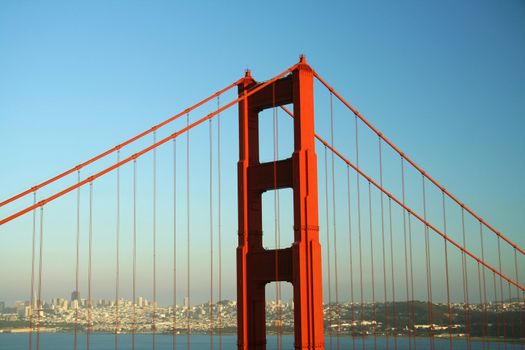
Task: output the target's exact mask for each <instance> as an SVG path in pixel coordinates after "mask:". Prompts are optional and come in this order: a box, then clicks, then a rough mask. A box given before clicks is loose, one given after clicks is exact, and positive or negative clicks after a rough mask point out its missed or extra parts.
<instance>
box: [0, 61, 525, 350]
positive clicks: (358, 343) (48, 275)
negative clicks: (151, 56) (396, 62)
mask: <svg viewBox="0 0 525 350" xmlns="http://www.w3.org/2000/svg"><path fill="white" fill-rule="evenodd" d="M314 87H315V94H314ZM224 101H226V102H225V103H224ZM232 114H237V118H236V117H235V116H232ZM115 133H116V134H117V133H118V131H115ZM237 150H238V151H237ZM0 209H1V210H2V211H1V212H0V214H1V215H0V229H1V230H2V231H0V232H1V233H2V236H3V237H0V239H2V240H3V241H4V242H5V240H6V236H8V235H11V234H14V233H13V232H14V231H16V232H17V233H16V234H17V235H19V236H24V237H26V239H25V240H24V242H25V243H24V244H23V245H22V246H21V247H20V250H24V252H25V255H24V256H25V257H26V258H24V259H22V260H21V261H22V262H21V263H22V264H23V265H24V268H25V271H27V276H26V277H27V278H26V280H27V286H24V288H26V297H27V299H28V300H29V301H28V303H27V305H26V309H25V311H26V312H25V314H24V315H23V317H22V319H23V321H24V323H25V324H26V327H27V333H28V336H27V346H28V348H29V349H34V348H36V349H40V348H41V343H42V333H43V332H44V331H45V329H46V327H50V326H51V322H50V316H49V312H50V311H49V308H48V307H46V302H45V299H46V298H49V297H50V295H51V293H53V292H54V289H53V288H54V287H53V284H54V281H57V280H60V281H63V280H65V281H67V283H69V285H71V290H73V291H74V296H73V295H72V298H71V299H72V300H71V304H70V306H69V319H68V322H69V323H70V325H71V327H72V328H71V348H73V349H78V348H82V349H90V348H94V349H95V348H96V344H95V343H93V342H92V339H93V334H94V333H96V332H97V331H99V330H100V329H101V328H100V327H101V323H102V321H100V320H99V319H98V318H97V317H98V316H97V315H96V312H95V306H96V305H95V299H97V296H98V297H100V295H101V294H102V293H103V292H102V290H104V291H108V290H109V289H111V293H112V295H111V296H109V295H108V296H107V298H109V299H111V302H110V303H109V304H110V305H111V307H109V308H107V312H106V315H105V320H104V322H103V323H105V325H104V327H106V328H105V329H109V330H110V331H111V333H113V334H114V348H115V349H118V348H128V346H129V347H130V348H132V349H135V348H139V347H140V346H139V343H138V337H139V336H143V333H147V336H148V337H150V338H151V342H150V343H149V344H150V345H149V346H151V348H152V349H155V348H161V347H160V345H159V336H160V335H162V336H167V335H169V336H170V337H171V338H172V343H171V344H172V345H170V347H173V348H174V349H175V348H176V347H185V348H188V349H190V348H191V347H195V348H199V347H196V346H197V345H196V344H192V334H195V333H198V332H201V333H203V334H206V335H208V336H209V347H210V349H213V348H218V349H222V348H223V347H224V348H229V346H228V345H226V344H223V341H222V340H223V337H224V336H225V334H226V324H227V320H226V318H227V315H226V314H225V312H224V308H225V303H224V300H225V299H227V297H232V298H234V299H235V303H234V305H235V307H236V327H235V328H236V332H237V333H236V334H237V348H238V349H266V348H267V338H268V336H269V335H270V332H271V335H272V336H273V337H275V338H276V343H275V346H276V348H279V349H280V348H286V347H287V345H286V344H285V343H283V340H282V339H283V337H284V336H285V333H286V332H287V331H290V332H293V335H294V336H293V343H294V347H295V348H296V349H341V348H343V349H347V348H352V349H353V348H362V349H365V348H374V349H398V348H409V349H412V348H413V349H414V350H415V349H417V348H420V349H436V348H450V349H452V348H459V349H472V348H473V349H481V348H483V349H485V348H486V349H490V348H496V347H497V348H498V349H499V348H505V349H507V348H516V349H517V348H519V349H523V347H524V341H523V339H524V335H523V320H522V318H523V310H522V309H523V306H524V291H525V287H524V285H523V270H524V269H525V268H524V266H525V264H524V261H525V260H524V253H525V252H524V250H523V249H522V248H521V247H519V246H518V244H516V243H515V242H513V241H512V240H510V239H509V238H507V236H506V235H505V234H504V233H503V232H500V231H498V230H497V229H496V228H495V227H493V226H491V225H490V223H489V222H488V220H487V219H485V218H482V217H481V216H479V215H478V214H477V213H476V211H475V209H473V208H471V207H469V206H468V205H467V204H465V203H463V202H461V201H460V199H458V198H457V197H455V196H454V195H453V194H452V193H450V192H449V191H448V190H447V188H446V187H444V186H443V185H442V184H440V183H439V182H438V181H437V180H436V179H434V178H433V177H432V176H431V175H430V174H429V173H427V172H426V171H425V170H424V169H423V168H422V167H421V166H419V165H418V164H417V163H416V162H415V161H414V160H413V159H411V158H410V157H409V156H408V155H407V154H406V153H404V152H403V151H402V150H400V149H399V148H398V147H397V146H396V145H395V144H394V143H393V142H392V141H391V140H390V139H389V138H388V137H387V136H385V134H383V133H382V132H381V131H379V130H378V129H377V128H376V127H374V126H373V125H372V124H371V123H370V122H369V121H368V119H366V118H365V117H364V116H363V115H362V114H361V113H360V112H359V111H358V110H357V109H356V108H355V107H354V106H352V105H351V104H350V103H349V102H347V101H346V100H345V98H344V97H343V96H341V95H340V94H339V93H338V92H337V90H336V89H334V88H333V87H332V86H331V85H330V84H329V83H328V82H327V81H326V80H325V79H323V78H322V77H321V76H320V75H319V74H318V72H316V71H315V70H314V69H313V68H312V67H310V66H309V65H308V64H307V62H306V60H305V58H304V57H301V59H300V61H299V62H298V63H297V64H295V65H293V66H292V67H290V68H288V69H286V70H285V71H283V72H281V73H280V74H278V75H276V76H274V77H273V78H271V79H269V80H266V81H264V82H257V81H256V80H255V79H254V78H253V77H252V75H251V73H250V72H249V71H247V72H246V74H245V76H243V77H242V78H241V79H239V80H237V81H235V82H233V83H232V84H230V85H228V86H226V87H225V88H223V89H221V90H219V91H218V92H216V93H215V94H212V95H211V96H209V97H207V98H205V99H203V100H202V101H200V102H198V103H197V104H195V105H193V106H191V107H189V108H187V109H185V110H183V111H182V112H180V113H178V114H176V115H174V116H172V117H170V118H168V119H166V120H165V121H163V122H161V123H159V124H157V125H155V126H153V127H152V128H150V129H148V130H145V131H143V132H141V133H139V134H137V135H136V136H134V137H132V138H130V139H128V140H126V141H124V142H122V143H120V144H118V145H116V146H114V147H112V148H110V149H107V150H106V151H104V152H103V153H100V154H98V155H96V156H95V157H93V158H91V159H89V160H87V161H84V162H82V163H80V164H78V165H77V166H74V167H72V168H70V169H69V170H67V171H64V172H62V173H60V174H58V175H56V176H54V177H52V178H50V179H48V180H46V181H44V182H41V183H39V184H37V185H35V186H32V187H29V188H28V189H26V190H25V191H23V192H20V193H18V194H15V195H13V196H11V197H9V198H6V199H3V200H2V202H1V203H0ZM235 218H237V222H235ZM54 235H55V236H58V235H60V237H61V238H60V239H62V240H66V241H67V242H69V243H71V244H70V246H69V248H70V249H68V250H67V251H63V250H61V249H62V248H61V249H56V250H55V249H54V247H55V243H54V241H53V239H54V238H53V236H54ZM234 238H237V240H235V239H234ZM97 242H99V243H98V245H97ZM101 242H102V243H101ZM69 243H68V244H69ZM4 244H6V243H4ZM60 247H63V245H60ZM56 256H60V259H58V260H59V261H60V262H59V263H58V264H57V259H56ZM48 261H49V263H48ZM53 264H54V265H53ZM2 266H3V267H2V269H4V270H6V269H7V268H8V267H9V262H8V261H2ZM234 270H235V272H233V271H234ZM57 271H58V272H57ZM57 275H60V278H58V277H57ZM108 286H110V287H108ZM9 287H10V286H7V285H6V286H5V287H2V289H7V288H9ZM233 291H235V293H234V292H233ZM141 293H142V294H141ZM144 294H147V295H148V298H150V304H149V306H148V307H147V308H146V307H145V306H144V305H143V302H142V301H141V302H140V303H139V302H138V300H139V296H140V295H144ZM288 294H289V295H288ZM80 296H83V297H84V298H82V299H83V300H82V302H81V297H80ZM287 297H288V298H290V299H291V302H290V307H289V308H290V310H291V311H290V313H287V312H285V308H284V306H283V305H284V303H283V299H285V298H287ZM181 298H184V306H179V305H178V300H179V299H181ZM127 299H129V300H131V302H126V300H127ZM271 300H272V301H274V303H273V304H272V305H273V311H272V313H271V317H270V316H269V311H268V302H269V301H271ZM198 303H201V305H204V307H201V308H200V309H199V310H205V311H202V312H203V313H204V314H205V317H204V319H205V323H206V325H207V326H206V327H205V329H201V328H198V327H197V326H196V324H195V318H196V317H197V316H196V313H197V312H196V305H197V304H198ZM161 304H164V305H167V307H166V308H164V307H162V306H160V305H161ZM66 309H67V307H66ZM144 310H146V311H144ZM201 319H202V317H201ZM287 326H288V327H289V329H288V330H287V329H286V327H287ZM125 336H130V338H129V343H127V342H126V344H124V342H123V337H125ZM126 339H127V338H126Z"/></svg>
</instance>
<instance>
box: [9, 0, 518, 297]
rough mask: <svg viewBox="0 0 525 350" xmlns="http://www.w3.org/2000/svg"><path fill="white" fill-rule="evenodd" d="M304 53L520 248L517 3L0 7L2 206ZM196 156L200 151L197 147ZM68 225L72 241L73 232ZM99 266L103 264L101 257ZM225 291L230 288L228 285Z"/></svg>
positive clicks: (15, 274)
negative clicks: (243, 78) (220, 91)
mask: <svg viewBox="0 0 525 350" xmlns="http://www.w3.org/2000/svg"><path fill="white" fill-rule="evenodd" d="M301 53H304V54H305V55H306V57H307V60H308V62H309V63H310V64H311V65H312V66H313V67H314V68H315V69H316V70H317V71H318V72H319V73H320V74H321V75H322V76H323V77H324V78H326V80H327V81H329V82H330V83H331V85H332V86H334V87H335V88H336V89H337V90H338V91H339V92H340V93H341V94H342V95H343V96H345V97H346V98H347V99H348V100H349V101H350V102H351V103H353V104H354V105H355V106H356V107H357V108H358V109H359V110H360V111H361V112H362V113H363V114H364V115H365V116H367V117H368V118H369V120H370V121H371V122H372V123H373V124H374V125H375V126H376V127H377V128H379V129H380V130H382V131H383V133H384V134H385V135H387V136H388V137H389V138H390V139H391V140H393V141H394V142H395V143H396V144H397V145H398V146H399V147H400V148H401V149H402V150H404V151H405V152H406V153H407V154H408V155H410V156H411V157H412V158H413V159H414V160H416V162H418V163H419V164H420V165H421V166H422V167H423V168H424V169H426V170H427V171H428V172H429V173H430V174H432V176H433V177H434V178H436V179H437V180H438V181H440V182H441V183H443V184H444V185H445V186H446V187H447V188H448V189H449V190H450V191H451V192H452V193H454V194H455V195H456V196H457V197H458V198H459V199H460V200H462V201H464V202H465V203H467V204H469V205H470V206H471V207H472V208H473V209H474V210H475V211H476V212H478V213H479V214H480V215H481V216H482V217H484V218H486V219H487V221H488V222H490V223H491V224H492V225H494V226H495V227H496V228H498V229H500V230H501V231H502V232H504V233H505V234H506V235H507V236H508V237H509V238H511V239H512V240H514V241H516V242H517V243H518V244H519V245H520V246H521V247H523V246H525V239H524V238H523V237H525V235H524V231H523V227H524V225H525V215H523V213H524V212H525V181H524V180H525V178H524V174H525V156H524V152H525V137H523V130H524V129H525V112H524V111H525V3H524V2H523V1H520V0H508V1H495V0H494V1H489V0H480V1H470V0H464V1H455V0H441V1H425V2H422V1H415V0H414V1H396V2H393V1H367V2H357V1H333V2H319V1H266V2H256V1H243V2H233V1H209V2H206V1H202V2H190V1H187V2H174V1H152V2H145V1H97V0H95V1H83V2H81V1H75V2H71V1H46V2H37V1H2V2H0V161H1V163H0V164H1V165H0V198H1V199H5V198H7V197H9V196H11V195H14V194H16V193H18V192H19V191H22V190H24V189H26V188H28V187H30V186H32V185H34V184H36V183H38V182H40V181H42V180H44V179H47V178H49V177H51V176H53V175H55V174H57V173H59V172H61V171H63V170H65V169H67V168H69V167H71V166H74V165H76V164H78V163H80V162H81V161H83V160H86V159H87V158H89V157H90V156H93V155H95V154H97V153H99V152H101V151H104V150H105V149H107V148H109V147H112V146H114V145H115V144H116V143H118V142H120V141H122V140H124V139H126V138H128V137H131V136H133V135H135V134H136V133H138V132H140V131H143V130H145V129H147V128H149V127H151V126H152V125H154V124H155V123H158V122H160V121H162V120H164V119H165V118H167V117H169V116H171V115H173V114H175V113H177V112H179V111H181V110H183V109H184V108H186V107H188V106H189V105H191V104H192V103H194V102H196V101H198V100H199V99H201V98H203V97H206V96H208V95H210V94H211V93H214V92H215V91H217V90H218V89H220V88H222V87H224V86H226V85H227V84H230V83H231V82H233V81H235V80H236V79H238V78H239V77H241V76H242V74H243V73H244V70H245V69H246V68H250V69H251V70H252V73H253V75H254V77H255V78H256V79H258V80H265V79H267V78H269V77H271V76H273V75H275V74H277V73H279V72H281V71H282V70H284V69H285V68H287V67H289V66H291V65H292V64H294V63H295V62H296V61H297V59H298V56H299V54H301ZM231 97H232V96H231ZM325 102H326V101H325ZM319 105H322V103H320V104H319ZM235 113H236V112H235V111H232V112H231V113H230V115H229V118H230V119H231V120H232V121H231V122H230V124H228V121H227V120H225V122H224V123H225V127H224V128H225V129H224V139H225V141H224V142H225V145H226V149H227V155H225V156H224V171H225V172H226V173H227V174H225V180H224V181H225V186H228V184H229V186H231V187H230V189H232V190H234V189H235V187H234V182H233V181H234V179H235V169H234V166H235V161H236V157H237V150H236V149H235V147H234V145H235V143H234V141H231V140H235V139H236V137H237V136H236V133H237V131H236V129H235V123H234V121H235V118H236V117H235ZM226 117H227V115H225V118H226ZM341 135H342V136H341V137H344V132H343V131H342V132H341ZM149 140H150V141H151V138H150V139H149ZM150 141H148V142H150ZM195 142H196V143H195V145H196V146H194V147H197V148H198V147H199V146H198V145H197V144H199V145H201V146H200V147H202V148H203V152H204V151H206V147H208V146H207V143H206V142H207V133H206V132H204V133H203V134H202V135H200V136H199V135H197V136H196V138H195ZM232 142H233V143H232ZM230 143H231V144H230ZM181 145H183V143H181ZM227 145H232V147H229V148H228V146H227ZM180 151H181V152H182V148H181V150H180ZM159 152H160V151H159ZM181 154H182V153H181ZM159 158H160V159H159V161H163V159H164V158H162V155H159ZM165 161H166V162H168V161H169V160H168V158H167V156H166V160H165ZM206 161H207V160H206ZM205 165H206V166H207V163H206V164H205ZM159 166H162V165H159ZM169 166H170V165H169V164H166V165H165V167H166V169H170V168H169ZM229 166H231V167H230V168H227V167H229ZM144 167H146V166H144ZM203 169H204V170H205V171H207V170H206V169H207V168H206V167H204V168H203ZM123 171H124V170H123ZM128 174H129V169H128ZM123 176H125V175H123ZM127 176H128V178H127V179H128V180H129V175H127ZM161 176H162V175H161ZM228 178H229V179H230V180H231V181H230V182H228V181H229V180H228ZM181 179H182V178H181ZM203 180H205V178H203ZM71 181H74V179H73V180H71ZM71 181H70V182H71ZM196 181H197V180H196ZM66 183H68V182H66ZM161 183H162V182H161ZM205 184H206V185H205V186H207V183H205ZM205 186H204V187H203V188H206V187H205ZM199 187H200V186H199ZM201 190H202V188H201ZM196 191H199V189H198V188H196ZM226 191H227V189H226ZM85 194H87V192H85ZM144 196H145V197H146V198H147V194H145V195H144ZM203 196H204V195H203ZM108 197H109V196H108ZM83 198H84V199H85V195H84V197H83ZM206 198H207V197H206ZM128 199H129V198H128ZM283 200H285V199H283ZM225 201H226V202H227V203H228V204H225V205H229V207H228V210H225V213H224V222H225V223H224V225H225V227H224V231H228V232H223V234H224V235H227V234H229V235H231V237H229V238H225V246H224V249H225V253H224V254H230V256H229V257H226V258H225V259H226V260H225V264H226V265H225V268H226V269H227V270H228V271H230V272H232V271H234V265H233V261H234V260H233V258H232V256H233V247H234V246H235V236H236V222H235V218H236V214H235V208H236V206H235V194H234V193H233V192H231V191H230V193H229V194H228V193H227V194H225ZM228 201H229V202H228ZM68 203H69V202H68ZM71 203H74V202H71ZM180 203H181V206H183V205H184V203H185V202H184V199H183V198H181V199H180ZM205 203H206V202H205ZM205 203H204V204H202V206H203V207H204V208H207V207H206V205H207V204H205ZM66 205H67V203H66ZM108 206H110V205H109V204H108ZM229 209H231V210H229ZM9 210H11V209H5V210H4V208H2V210H0V214H1V215H2V216H3V215H4V214H6V213H8V212H10V211H9ZM162 210H163V209H161V211H162ZM181 210H182V209H181ZM228 211H229V212H228ZM84 215H85V214H84ZM181 215H182V214H181ZM29 219H30V218H29ZM68 220H69V221H72V223H71V225H70V227H71V228H74V218H69V219H68ZM30 221H31V220H29V225H28V224H27V222H26V224H25V226H23V225H22V224H20V225H22V226H16V224H14V225H13V226H11V227H6V228H0V242H1V243H0V247H2V248H1V250H3V251H5V250H6V247H9V252H5V254H4V253H2V255H3V258H1V259H2V260H0V261H2V262H0V266H2V267H1V268H0V269H1V271H0V277H1V278H3V279H4V281H8V283H7V282H6V284H4V283H2V282H0V285H1V286H2V287H0V300H3V299H5V300H7V301H12V300H15V299H17V298H19V299H23V298H25V297H24V296H20V297H18V296H17V295H18V294H20V293H26V292H27V291H28V287H27V288H26V285H27V282H28V277H27V271H28V270H27V266H25V265H24V264H26V263H27V261H26V260H23V258H22V257H25V258H27V253H28V249H29V248H28V247H30V246H29V245H28V244H30V235H31V226H30ZM84 224H85V222H84ZM99 225H102V224H100V222H99ZM166 225H167V224H166ZM52 227H53V229H52V230H50V231H54V232H56V234H57V235H66V234H70V235H69V236H68V237H69V238H63V239H60V240H59V241H58V243H56V244H57V245H56V246H53V245H51V247H54V248H56V251H60V250H63V251H68V250H70V249H71V248H72V245H71V244H72V241H71V239H72V238H71V237H72V236H71V234H72V232H69V233H66V232H62V231H65V230H64V229H63V228H61V226H60V225H57V226H52ZM162 229H163V226H162V224H161V225H160V230H162ZM24 230H25V231H24ZM83 230H84V231H83V234H85V233H86V231H85V226H84V228H83ZM73 231H74V229H73ZM52 234H53V232H49V235H50V236H51V235H52ZM7 236H9V237H7ZM14 236H17V238H13V237H14ZM64 237H65V236H64ZM111 239H113V238H111ZM28 242H29V243H28ZM99 242H100V241H99ZM112 242H113V241H111V244H113V243H112ZM166 242H168V241H166ZM184 242H185V241H184V240H183V239H182V238H181V243H180V244H181V245H183V244H185V243H184ZM73 244H74V243H73ZM108 244H109V243H107V244H106V245H108ZM123 244H126V243H123ZM166 244H167V243H166ZM125 246H126V247H127V245H125ZM10 247H15V248H13V249H10ZM22 247H24V248H22ZM19 249H20V250H19ZM49 249H50V250H49V253H48V254H49V255H48V256H49V257H48V259H49V260H48V262H49V263H50V266H51V267H50V269H52V268H53V266H56V267H57V269H59V268H60V267H61V266H63V262H62V261H61V259H58V258H57V257H58V256H60V255H54V254H53V253H52V251H53V250H52V249H51V248H49ZM101 249H102V248H101ZM126 249H127V248H126ZM22 250H23V251H24V253H19V252H20V251H22ZM17 256H18V258H17ZM68 256H69V255H68ZM107 257H108V259H112V258H111V252H109V251H108V252H107ZM4 260H5V261H4ZM9 261H14V262H16V264H13V265H12V266H10V264H9ZM71 264H74V261H73V260H71V261H70V262H68V263H67V265H71ZM196 264H197V265H198V262H197V263H196ZM22 265H24V267H21V266H22ZM55 272H56V271H55ZM145 273H146V272H145ZM59 274H63V275H67V278H66V277H64V278H63V279H57V280H56V283H55V284H54V286H55V287H54V288H55V289H53V290H52V291H51V290H50V291H49V292H48V295H49V297H51V296H59V295H57V294H60V293H62V296H67V295H68V293H69V292H70V291H71V290H72V286H71V281H72V280H73V279H74V272H73V273H72V271H71V268H68V269H66V270H64V271H63V273H62V272H61V271H59ZM52 275H53V276H54V274H52ZM232 275H233V273H228V276H227V277H226V279H229V281H230V282H231V281H232V280H231V276H232ZM53 278H54V277H50V280H51V282H50V284H53V283H54V282H53ZM125 278H127V277H125ZM145 278H147V277H145ZM111 283H112V282H111V278H110V277H107V279H106V280H104V279H102V282H100V283H99V286H101V285H104V284H106V285H107V286H109V287H107V288H106V287H101V288H100V291H99V292H97V293H98V294H97V295H99V296H100V297H102V296H106V297H110V296H111V295H107V294H110V291H111V286H112V284H111ZM203 283H204V282H203ZM8 284H9V287H4V286H7V285H8ZM15 286H16V287H15ZM4 288H5V290H4ZM203 288H205V287H204V284H203ZM233 290H234V288H233V286H231V285H230V286H229V287H228V289H227V291H226V292H225V294H226V296H228V297H233V296H234V294H233ZM143 293H144V294H146V295H147V293H149V292H148V289H147V288H145V289H144V291H143ZM161 293H162V292H161ZM180 293H181V295H182V294H183V293H184V292H183V291H181V292H180ZM26 294H27V293H26ZM165 294H166V295H164V294H162V298H163V299H162V301H163V303H167V302H168V295H169V294H167V292H166V293H165ZM199 298H200V299H204V298H206V294H205V293H203V294H202V295H199Z"/></svg>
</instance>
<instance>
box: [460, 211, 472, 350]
mask: <svg viewBox="0 0 525 350" xmlns="http://www.w3.org/2000/svg"><path fill="white" fill-rule="evenodd" d="M461 232H462V235H463V247H465V249H467V240H466V236H465V209H464V208H461ZM461 266H462V270H463V302H464V311H465V316H464V317H465V327H466V328H465V333H466V337H465V338H466V340H467V350H470V348H471V343H470V333H471V331H472V330H471V328H470V303H469V293H468V267H467V260H466V256H465V252H464V251H462V252H461Z"/></svg>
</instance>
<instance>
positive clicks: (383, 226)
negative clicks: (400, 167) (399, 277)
mask: <svg viewBox="0 0 525 350" xmlns="http://www.w3.org/2000/svg"><path fill="white" fill-rule="evenodd" d="M382 148H383V147H382V142H381V138H380V137H378V149H379V185H380V186H381V188H382V187H383V151H382ZM379 195H380V200H381V250H382V253H383V303H384V306H385V327H384V328H385V342H386V350H389V349H390V341H389V338H388V295H387V292H386V259H385V255H386V254H385V206H384V198H383V193H382V192H381V191H380V192H379Z"/></svg>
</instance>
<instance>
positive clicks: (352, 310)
mask: <svg viewBox="0 0 525 350" xmlns="http://www.w3.org/2000/svg"><path fill="white" fill-rule="evenodd" d="M346 184H347V201H348V250H349V257H348V259H349V262H350V266H349V268H350V301H351V305H350V308H351V311H350V312H351V313H352V325H351V328H350V329H351V333H352V334H351V335H352V349H355V337H354V336H353V333H354V323H355V314H354V301H355V300H354V273H353V270H354V267H353V254H352V206H351V198H350V166H348V165H347V166H346Z"/></svg>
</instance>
